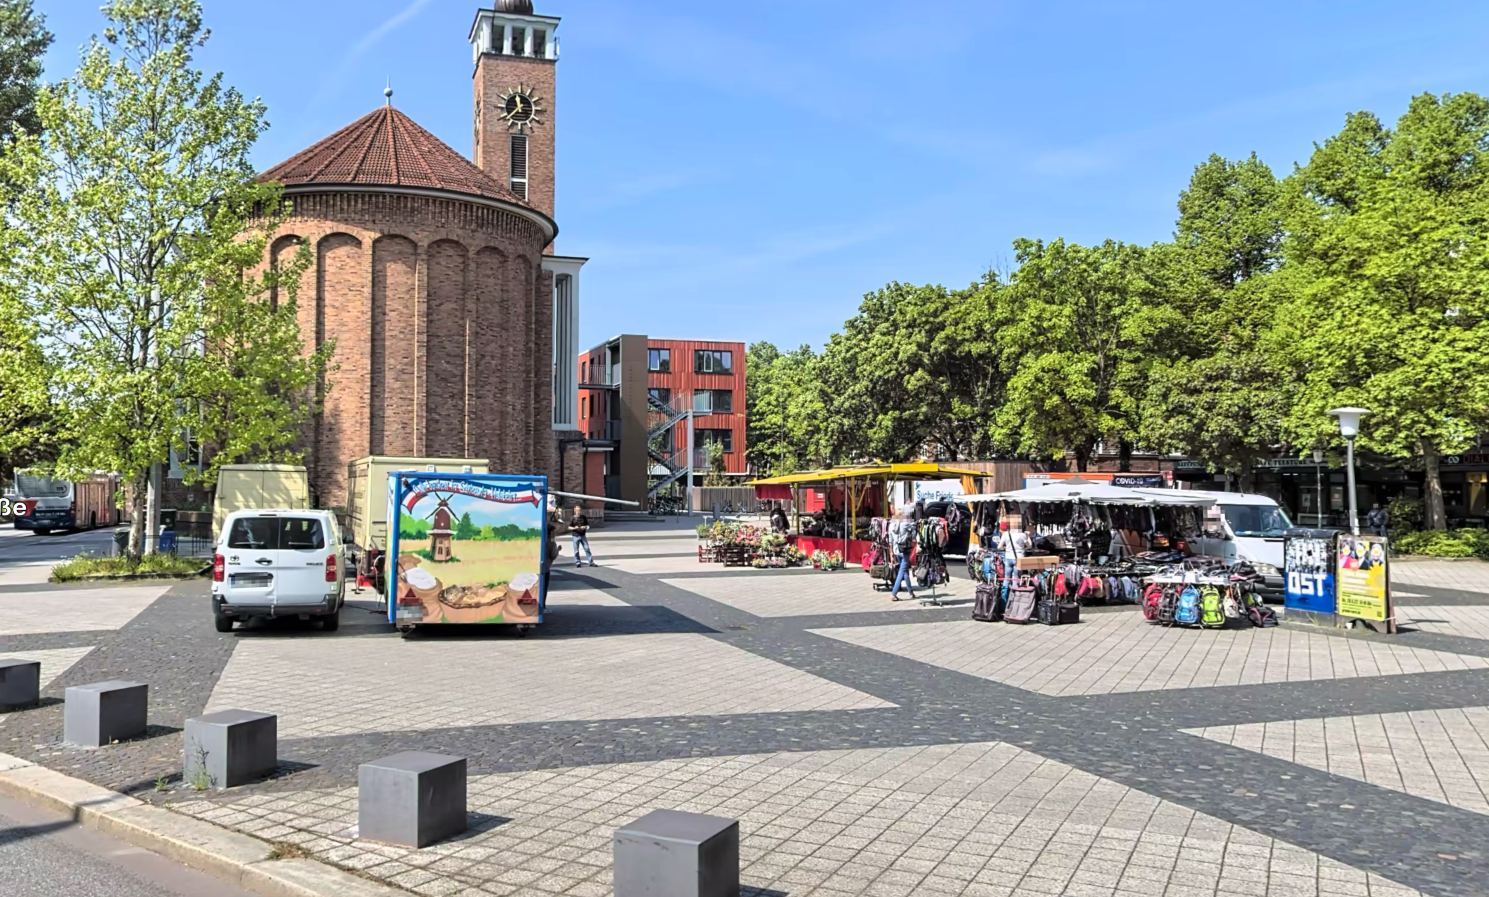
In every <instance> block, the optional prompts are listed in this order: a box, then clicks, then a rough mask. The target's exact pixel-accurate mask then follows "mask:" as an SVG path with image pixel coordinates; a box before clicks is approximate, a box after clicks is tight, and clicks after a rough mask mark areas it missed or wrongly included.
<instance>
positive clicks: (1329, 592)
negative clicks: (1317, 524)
mask: <svg viewBox="0 0 1489 897" xmlns="http://www.w3.org/2000/svg"><path fill="white" fill-rule="evenodd" d="M1333 539H1334V533H1333V532H1332V531H1329V530H1302V531H1297V530H1294V531H1293V532H1290V533H1288V535H1287V543H1286V549H1285V558H1286V560H1285V561H1284V563H1285V564H1286V567H1287V570H1286V575H1287V582H1286V584H1285V586H1284V595H1283V605H1284V606H1285V607H1287V608H1288V609H1296V610H1306V611H1311V612H1313V613H1316V614H1332V613H1335V612H1336V606H1337V602H1336V590H1335V583H1334V553H1333V550H1332V545H1333Z"/></svg>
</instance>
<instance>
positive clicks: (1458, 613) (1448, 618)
mask: <svg viewBox="0 0 1489 897" xmlns="http://www.w3.org/2000/svg"><path fill="white" fill-rule="evenodd" d="M1396 613H1397V617H1398V618H1399V619H1400V623H1399V625H1402V626H1410V627H1412V628H1414V629H1418V630H1420V631H1422V632H1433V633H1438V634H1440V635H1457V636H1463V637H1464V638H1472V639H1480V640H1485V641H1489V606H1480V607H1471V606H1462V605H1458V606H1454V605H1410V606H1408V607H1401V608H1397V611H1396Z"/></svg>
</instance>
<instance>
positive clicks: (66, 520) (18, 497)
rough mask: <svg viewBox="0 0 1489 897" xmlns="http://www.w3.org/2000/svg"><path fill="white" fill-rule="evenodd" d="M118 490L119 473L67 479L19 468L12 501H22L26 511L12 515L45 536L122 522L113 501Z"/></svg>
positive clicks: (20, 525) (21, 526)
mask: <svg viewBox="0 0 1489 897" xmlns="http://www.w3.org/2000/svg"><path fill="white" fill-rule="evenodd" d="M118 491H119V475H118V474H113V473H98V474H94V475H93V476H89V477H83V478H81V479H77V480H65V479H54V478H53V477H51V476H49V475H47V474H46V473H44V472H42V471H39V470H18V471H16V483H15V494H14V495H13V496H11V501H13V502H23V503H24V504H25V507H26V513H25V515H23V516H16V517H14V518H13V519H14V521H15V527H16V529H28V530H32V531H33V532H35V533H37V534H38V535H43V536H44V535H46V534H47V533H49V532H51V531H52V530H83V529H93V528H94V527H98V526H114V525H116V524H117V523H118V522H119V508H118V506H117V505H116V504H115V503H114V495H115V493H117V492H118Z"/></svg>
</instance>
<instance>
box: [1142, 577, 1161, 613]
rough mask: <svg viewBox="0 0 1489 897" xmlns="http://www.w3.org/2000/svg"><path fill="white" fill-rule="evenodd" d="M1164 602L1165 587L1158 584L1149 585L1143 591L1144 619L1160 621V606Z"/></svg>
mask: <svg viewBox="0 0 1489 897" xmlns="http://www.w3.org/2000/svg"><path fill="white" fill-rule="evenodd" d="M1162 600H1163V586H1161V585H1159V584H1158V583H1156V582H1154V583H1149V584H1148V587H1147V588H1146V589H1144V590H1143V618H1144V619H1147V620H1156V619H1158V604H1159V602H1161V601H1162Z"/></svg>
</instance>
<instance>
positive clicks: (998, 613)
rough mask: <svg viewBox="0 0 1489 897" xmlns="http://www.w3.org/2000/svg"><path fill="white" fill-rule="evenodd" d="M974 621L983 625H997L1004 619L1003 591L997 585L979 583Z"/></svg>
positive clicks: (973, 610) (974, 607)
mask: <svg viewBox="0 0 1489 897" xmlns="http://www.w3.org/2000/svg"><path fill="white" fill-rule="evenodd" d="M972 619H974V620H977V621H979V622H982V623H996V622H998V621H999V620H1001V619H1003V590H1002V589H1001V588H999V587H998V586H997V585H996V584H995V583H991V582H984V583H978V585H977V600H976V601H975V602H973V604H972Z"/></svg>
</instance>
